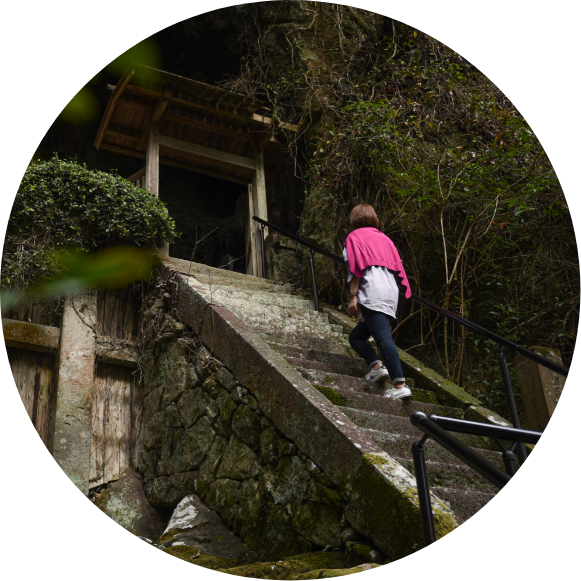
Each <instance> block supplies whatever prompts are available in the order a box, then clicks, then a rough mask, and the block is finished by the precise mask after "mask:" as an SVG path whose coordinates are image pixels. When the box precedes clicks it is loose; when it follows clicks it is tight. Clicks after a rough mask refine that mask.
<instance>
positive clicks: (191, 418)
mask: <svg viewBox="0 0 581 581" xmlns="http://www.w3.org/2000/svg"><path fill="white" fill-rule="evenodd" d="M178 413H179V414H180V418H181V421H182V425H183V426H184V427H185V428H191V427H192V426H193V425H194V424H195V423H196V422H197V421H198V420H199V419H200V418H201V417H202V416H205V415H209V416H211V417H215V416H216V415H217V414H218V411H217V409H216V406H215V404H214V400H212V398H211V397H210V396H209V395H208V394H207V393H205V392H203V391H202V390H201V389H199V388H197V389H189V390H188V391H186V392H185V393H184V395H183V396H182V397H181V399H180V400H179V401H178Z"/></svg>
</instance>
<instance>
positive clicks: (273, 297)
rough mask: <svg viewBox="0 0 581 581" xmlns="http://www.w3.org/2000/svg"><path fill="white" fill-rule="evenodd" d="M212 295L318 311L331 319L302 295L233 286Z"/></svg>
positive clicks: (321, 315)
mask: <svg viewBox="0 0 581 581" xmlns="http://www.w3.org/2000/svg"><path fill="white" fill-rule="evenodd" d="M204 286H205V287H206V288H208V290H209V289H210V286H209V285H204ZM212 295H213V297H214V298H215V299H216V300H217V301H219V302H223V303H228V302H230V301H242V302H244V301H251V302H252V303H255V304H260V305H274V306H278V307H287V308H296V309H299V310H301V311H309V312H311V313H317V314H318V316H320V317H321V318H322V319H324V320H325V321H328V320H329V315H328V314H327V313H324V312H322V311H315V307H314V305H313V303H312V301H307V300H305V299H303V298H301V297H300V296H295V295H287V294H280V293H267V292H260V291H252V290H245V289H237V288H233V287H219V288H218V289H215V290H213V291H212Z"/></svg>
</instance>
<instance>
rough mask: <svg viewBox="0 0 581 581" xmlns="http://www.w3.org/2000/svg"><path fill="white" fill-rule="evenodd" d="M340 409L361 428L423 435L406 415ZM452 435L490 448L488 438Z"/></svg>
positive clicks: (476, 446) (416, 436) (465, 441)
mask: <svg viewBox="0 0 581 581" xmlns="http://www.w3.org/2000/svg"><path fill="white" fill-rule="evenodd" d="M341 411H342V412H343V413H344V414H345V415H346V416H347V417H348V418H349V419H350V420H351V421H352V422H353V423H354V424H356V425H357V426H359V427H361V428H369V429H372V430H379V431H382V432H388V433H391V434H403V435H407V436H414V437H415V438H417V439H418V440H419V439H420V438H421V437H422V436H423V432H422V431H420V430H418V429H417V428H415V427H414V426H412V424H411V422H410V420H409V418H406V417H401V416H393V415H387V414H381V413H378V412H368V411H365V410H358V409H352V408H341ZM454 436H455V437H456V438H458V439H459V440H462V442H464V443H465V444H466V445H468V446H472V447H473V448H482V449H484V450H489V449H492V448H490V442H489V440H488V438H483V437H480V436H472V435H471V434H454Z"/></svg>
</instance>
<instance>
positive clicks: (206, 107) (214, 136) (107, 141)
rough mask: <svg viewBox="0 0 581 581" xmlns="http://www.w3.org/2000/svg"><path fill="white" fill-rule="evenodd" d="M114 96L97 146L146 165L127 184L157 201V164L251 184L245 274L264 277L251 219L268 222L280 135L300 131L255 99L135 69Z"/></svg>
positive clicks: (281, 148)
mask: <svg viewBox="0 0 581 581" xmlns="http://www.w3.org/2000/svg"><path fill="white" fill-rule="evenodd" d="M109 90H110V91H111V97H110V98H109V102H108V104H107V108H106V110H105V114H104V116H103V119H102V121H101V125H100V127H99V130H98V132H97V137H96V139H95V144H94V145H95V147H96V148H97V149H100V148H102V149H107V150H110V151H114V152H116V153H122V154H125V155H130V156H133V157H138V158H141V159H144V160H145V167H144V168H143V169H141V170H140V171H138V172H136V173H135V174H134V175H132V176H131V177H130V178H129V180H130V181H132V182H134V183H139V185H140V186H141V187H143V188H144V189H146V190H148V191H150V192H151V193H152V194H155V195H159V188H160V184H159V164H160V163H163V164H167V165H170V166H174V167H178V168H181V169H186V170H190V171H194V172H198V173H201V174H205V175H208V176H211V177H215V178H219V179H223V180H228V181H232V182H236V183H239V184H245V185H247V186H248V204H247V213H246V215H247V219H246V248H247V250H246V272H247V274H252V275H254V276H260V277H263V278H265V277H266V273H264V272H262V255H261V252H262V251H261V248H260V244H256V240H257V239H258V238H257V237H258V233H259V226H258V224H257V223H256V222H254V221H253V220H252V216H253V215H254V216H258V217H259V218H263V219H264V220H268V214H267V191H269V190H271V189H272V186H273V182H274V179H275V176H276V173H277V172H278V170H279V169H280V166H281V165H282V163H283V161H284V159H285V157H286V154H285V150H284V146H283V142H284V139H283V137H282V135H281V131H282V130H287V131H296V130H297V126H295V125H291V124H290V123H283V122H280V121H276V120H273V119H271V118H270V117H267V116H266V112H265V111H264V110H263V109H261V108H262V107H263V106H264V102H263V101H260V100H258V99H254V98H253V97H247V96H244V95H239V94H237V93H232V92H230V91H227V90H225V89H220V88H217V87H213V86H211V85H206V84H204V83H200V82H198V81H194V80H192V79H187V78H184V77H180V76H178V75H174V74H171V73H168V72H165V71H160V70H157V69H153V68H150V67H146V66H143V65H138V64H131V65H130V66H129V67H128V69H127V70H126V71H125V73H124V74H123V76H122V77H121V79H120V80H119V82H118V83H117V85H115V86H111V85H109ZM263 113H264V114H263ZM165 252H166V253H167V252H168V250H167V249H166V250H165Z"/></svg>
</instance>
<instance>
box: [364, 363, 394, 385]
mask: <svg viewBox="0 0 581 581" xmlns="http://www.w3.org/2000/svg"><path fill="white" fill-rule="evenodd" d="M365 379H366V380H367V381H381V382H384V381H387V380H388V379H389V373H388V372H387V369H386V367H385V365H382V366H381V367H380V368H379V369H377V370H374V369H373V367H372V368H371V369H370V370H369V373H368V374H367V375H366V376H365Z"/></svg>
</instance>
